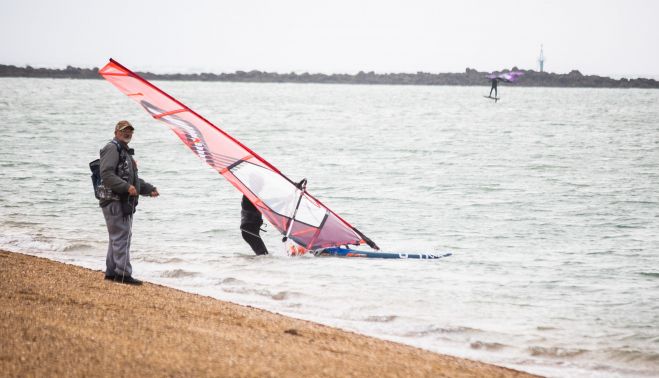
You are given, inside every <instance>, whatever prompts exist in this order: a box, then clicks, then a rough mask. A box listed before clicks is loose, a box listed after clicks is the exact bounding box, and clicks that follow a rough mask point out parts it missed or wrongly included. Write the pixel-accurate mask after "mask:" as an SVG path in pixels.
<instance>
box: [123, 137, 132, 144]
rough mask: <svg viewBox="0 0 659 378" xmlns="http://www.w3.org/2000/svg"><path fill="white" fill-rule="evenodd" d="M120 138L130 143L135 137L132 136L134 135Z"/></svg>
mask: <svg viewBox="0 0 659 378" xmlns="http://www.w3.org/2000/svg"><path fill="white" fill-rule="evenodd" d="M120 139H121V141H122V142H124V143H126V144H128V143H130V140H131V139H133V138H132V137H128V138H126V137H122V138H120Z"/></svg>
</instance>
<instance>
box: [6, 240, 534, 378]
mask: <svg viewBox="0 0 659 378" xmlns="http://www.w3.org/2000/svg"><path fill="white" fill-rule="evenodd" d="M0 277H1V278H2V279H0V298H1V302H0V306H1V308H0V371H2V375H3V376H20V377H25V376H111V375H112V376H191V377H192V376H195V377H196V376H230V377H237V376H253V377H264V376H275V377H374V376H375V377H377V376H392V377H416V376H423V377H527V376H531V375H528V374H526V373H521V372H518V371H515V370H511V369H506V368H502V367H498V366H494V365H488V364H485V363H480V362H476V361H471V360H466V359H460V358H455V357H450V356H443V355H440V354H436V353H431V352H428V351H424V350H421V349H418V348H414V347H410V346H405V345H401V344H397V343H393V342H389V341H383V340H378V339H375V338H371V337H367V336H362V335H358V334H355V333H351V332H345V331H341V330H338V329H334V328H330V327H326V326H322V325H319V324H315V323H311V322H307V321H303V320H297V319H291V318H288V317H285V316H282V315H278V314H274V313H271V312H268V311H264V310H259V309H255V308H251V307H245V306H240V305H236V304H231V303H227V302H222V301H219V300H216V299H212V298H209V297H203V296H199V295H194V294H189V293H184V292H182V291H179V290H174V289H170V288H167V287H163V286H159V285H154V284H149V283H145V284H144V285H143V286H138V287H135V286H129V285H122V284H119V283H113V282H110V281H105V280H103V273H102V272H100V271H92V270H89V269H85V268H81V267H77V266H73V265H67V264H62V263H58V262H54V261H51V260H46V259H42V258H38V257H33V256H27V255H22V254H17V253H9V252H3V251H0Z"/></svg>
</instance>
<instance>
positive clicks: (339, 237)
mask: <svg viewBox="0 0 659 378" xmlns="http://www.w3.org/2000/svg"><path fill="white" fill-rule="evenodd" d="M99 73H100V75H101V76H103V78H104V79H105V80H107V81H109V82H110V83H111V84H112V85H114V86H115V87H116V88H117V89H119V91H121V92H122V93H124V94H125V95H127V96H128V97H129V98H131V99H132V100H134V101H136V102H137V103H138V104H139V105H140V106H142V108H144V110H146V111H147V113H149V114H150V115H151V116H152V117H153V118H154V119H156V120H158V121H161V122H163V123H164V124H166V125H167V126H168V127H169V128H170V129H171V130H172V131H173V132H174V134H176V135H177V136H178V137H179V139H181V141H182V142H183V143H184V144H185V145H186V146H187V147H188V148H189V149H190V150H191V151H192V152H193V153H195V155H197V156H198V157H199V158H200V159H201V160H203V161H205V162H206V163H207V164H208V165H210V166H211V167H213V168H214V169H215V170H217V171H218V172H219V173H220V174H221V175H222V176H224V178H226V179H227V180H228V181H229V182H230V183H231V184H232V185H233V186H234V187H235V188H236V189H238V190H239V191H240V192H241V193H243V194H244V195H245V196H247V198H249V200H250V201H251V202H252V203H253V204H254V205H255V206H256V207H257V208H258V209H259V210H260V211H261V213H262V214H263V216H264V217H265V218H266V219H267V220H268V221H269V222H270V223H271V224H272V225H273V226H274V227H275V228H277V230H279V231H280V232H281V233H282V234H286V231H287V229H288V226H289V225H290V223H291V217H292V215H293V214H294V211H295V206H296V204H297V201H298V198H300V195H302V199H301V201H300V205H299V208H298V211H297V213H296V215H295V221H294V223H293V227H292V229H291V232H290V235H289V238H290V239H292V240H293V241H295V242H296V243H297V244H299V245H301V246H304V247H305V248H307V249H319V248H325V247H332V246H338V245H347V244H353V245H359V244H363V243H368V244H369V245H371V246H372V247H374V248H377V246H376V245H375V244H374V243H373V242H372V241H371V240H370V239H368V238H367V237H366V236H364V234H362V233H361V232H360V231H359V230H357V229H356V228H354V227H352V226H351V225H350V224H349V223H348V222H346V221H345V220H343V219H342V218H341V217H339V216H338V215H337V214H336V213H334V212H333V211H332V210H330V209H329V208H328V207H326V206H325V205H324V204H322V203H321V202H320V201H318V200H317V199H316V198H314V197H313V196H312V195H310V194H309V193H307V192H306V191H304V192H301V191H300V189H298V188H297V187H296V186H295V184H294V183H293V181H291V180H290V179H289V178H288V177H286V176H285V175H283V174H282V173H281V172H280V171H279V170H278V169H277V168H275V167H274V166H273V165H272V164H270V163H269V162H267V161H266V160H265V159H263V158H262V157H261V156H259V155H258V154H256V153H255V152H254V151H252V150H250V149H249V148H248V147H247V146H245V145H244V144H242V143H241V142H239V141H238V140H237V139H235V138H234V137H232V136H231V135H229V134H227V133H226V132H225V131H223V130H222V129H220V128H219V127H217V126H215V125H214V124H212V123H211V122H210V121H208V120H206V119H205V118H204V117H202V116H200V115H199V114H197V113H196V112H194V111H193V110H192V109H190V108H189V107H187V106H186V105H184V104H183V103H181V102H180V101H178V100H176V99H175V98H174V97H172V96H170V95H169V94H167V93H165V92H164V91H162V90H161V89H160V88H158V87H156V86H155V85H153V84H151V83H150V82H148V81H147V80H145V79H143V78H142V77H140V76H139V75H138V74H136V73H134V72H132V71H131V70H129V69H128V68H126V67H124V66H123V65H121V64H120V63H119V62H117V61H115V60H113V59H110V62H109V63H108V64H106V65H105V67H103V68H102V69H100V70H99Z"/></svg>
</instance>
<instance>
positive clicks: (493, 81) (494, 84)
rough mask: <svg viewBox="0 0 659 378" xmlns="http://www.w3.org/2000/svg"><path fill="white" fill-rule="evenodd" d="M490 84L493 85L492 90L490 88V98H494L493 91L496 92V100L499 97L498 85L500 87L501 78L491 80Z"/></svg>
mask: <svg viewBox="0 0 659 378" xmlns="http://www.w3.org/2000/svg"><path fill="white" fill-rule="evenodd" d="M490 82H491V83H492V88H490V96H489V97H492V91H494V97H495V98H496V97H497V85H499V78H498V77H494V78H492V79H490Z"/></svg>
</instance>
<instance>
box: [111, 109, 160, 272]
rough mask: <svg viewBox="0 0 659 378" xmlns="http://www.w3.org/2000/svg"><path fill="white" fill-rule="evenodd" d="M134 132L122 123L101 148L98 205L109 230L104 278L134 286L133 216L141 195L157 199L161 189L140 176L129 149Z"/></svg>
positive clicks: (129, 126) (119, 123)
mask: <svg viewBox="0 0 659 378" xmlns="http://www.w3.org/2000/svg"><path fill="white" fill-rule="evenodd" d="M134 131H135V129H134V128H133V126H132V125H131V124H130V122H128V121H119V122H118V123H117V125H116V127H115V128H114V139H112V140H111V141H110V142H108V143H107V144H106V145H105V146H104V147H103V148H102V149H101V159H100V160H101V163H100V165H101V166H100V171H101V180H102V183H101V185H100V186H99V188H98V192H99V193H98V194H99V197H100V200H99V205H100V206H101V208H102V209H103V216H104V217H105V224H106V225H107V227H108V234H109V243H108V254H107V258H106V260H105V264H106V270H105V279H106V280H114V281H116V282H121V283H125V284H131V285H141V284H142V281H140V280H137V279H135V278H133V276H132V273H133V268H132V266H131V265H130V241H131V237H132V227H133V213H135V207H136V206H137V201H138V195H140V194H141V195H149V196H151V197H157V196H158V195H159V193H158V189H156V187H154V186H153V185H151V184H149V183H147V182H145V181H144V180H142V179H140V178H139V177H138V176H137V164H136V163H135V160H133V156H132V155H133V149H132V148H128V143H130V141H131V139H132V137H133V132H134Z"/></svg>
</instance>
